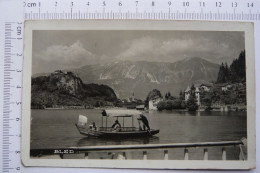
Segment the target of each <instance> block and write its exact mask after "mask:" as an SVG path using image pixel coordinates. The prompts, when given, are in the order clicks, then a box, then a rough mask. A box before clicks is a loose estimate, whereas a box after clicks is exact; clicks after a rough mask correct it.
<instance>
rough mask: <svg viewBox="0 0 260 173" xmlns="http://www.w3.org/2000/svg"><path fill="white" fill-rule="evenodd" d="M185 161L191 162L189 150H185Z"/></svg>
mask: <svg viewBox="0 0 260 173" xmlns="http://www.w3.org/2000/svg"><path fill="white" fill-rule="evenodd" d="M184 160H189V150H188V149H187V148H185V149H184Z"/></svg>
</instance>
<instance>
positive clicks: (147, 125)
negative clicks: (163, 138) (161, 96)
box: [137, 114, 150, 131]
mask: <svg viewBox="0 0 260 173" xmlns="http://www.w3.org/2000/svg"><path fill="white" fill-rule="evenodd" d="M137 119H138V120H140V121H142V123H143V130H146V128H147V130H148V131H150V126H149V122H148V119H147V118H146V116H144V115H142V114H141V115H140V117H139V118H137Z"/></svg>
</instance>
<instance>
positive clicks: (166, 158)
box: [164, 150, 169, 160]
mask: <svg viewBox="0 0 260 173" xmlns="http://www.w3.org/2000/svg"><path fill="white" fill-rule="evenodd" d="M168 159H169V155H168V150H164V160H168Z"/></svg>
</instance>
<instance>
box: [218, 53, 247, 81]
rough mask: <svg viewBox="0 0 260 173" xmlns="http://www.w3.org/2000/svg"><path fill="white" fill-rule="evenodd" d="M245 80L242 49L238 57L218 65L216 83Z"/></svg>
mask: <svg viewBox="0 0 260 173" xmlns="http://www.w3.org/2000/svg"><path fill="white" fill-rule="evenodd" d="M245 80H246V60H245V51H242V52H241V53H240V55H239V57H238V58H237V59H235V60H233V62H232V63H231V65H230V66H228V65H227V63H225V64H224V63H222V64H221V66H220V67H219V72H218V78H217V82H216V83H227V82H231V83H236V82H243V81H245Z"/></svg>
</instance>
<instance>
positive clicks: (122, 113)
mask: <svg viewBox="0 0 260 173" xmlns="http://www.w3.org/2000/svg"><path fill="white" fill-rule="evenodd" d="M102 115H103V116H107V117H132V116H138V115H142V112H140V111H138V110H120V109H108V110H103V112H102Z"/></svg>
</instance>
